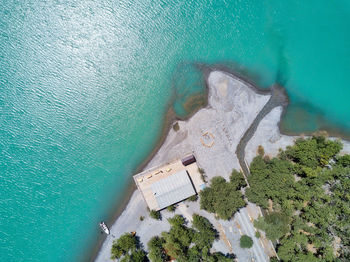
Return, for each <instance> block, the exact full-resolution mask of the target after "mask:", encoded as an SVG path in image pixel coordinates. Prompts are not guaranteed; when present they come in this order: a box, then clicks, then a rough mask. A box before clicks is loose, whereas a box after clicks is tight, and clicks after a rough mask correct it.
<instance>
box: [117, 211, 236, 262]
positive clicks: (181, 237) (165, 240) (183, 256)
mask: <svg viewBox="0 0 350 262" xmlns="http://www.w3.org/2000/svg"><path fill="white" fill-rule="evenodd" d="M192 219H193V220H192V227H189V226H188V225H187V221H186V219H185V218H184V217H182V216H180V215H175V216H174V217H172V218H169V219H168V221H169V223H170V225H171V228H170V230H169V231H168V232H162V234H161V236H155V237H153V238H151V239H150V241H149V242H148V244H147V246H148V251H149V253H148V257H147V253H146V252H145V251H144V250H143V249H142V246H141V244H140V242H139V239H138V237H137V236H135V235H133V234H131V233H126V234H124V235H122V236H121V237H120V238H119V239H117V240H114V242H113V246H112V250H111V254H112V255H111V258H112V259H120V261H123V262H131V261H134V262H144V261H148V259H149V260H150V261H152V262H166V261H170V260H171V259H176V261H179V262H185V261H186V262H187V261H188V262H197V261H203V262H229V261H230V262H231V261H232V260H233V259H234V257H235V256H234V255H233V254H226V255H224V254H222V253H220V252H215V253H211V252H210V249H211V248H212V245H213V243H214V241H215V239H217V238H218V233H217V231H216V230H215V229H214V227H213V225H212V224H211V223H210V222H209V220H208V219H206V218H204V217H202V216H199V215H197V214H194V215H193V217H192Z"/></svg>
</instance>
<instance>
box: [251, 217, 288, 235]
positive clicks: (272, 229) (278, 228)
mask: <svg viewBox="0 0 350 262" xmlns="http://www.w3.org/2000/svg"><path fill="white" fill-rule="evenodd" d="M254 226H255V227H257V228H258V229H261V230H263V231H265V233H266V237H267V238H268V239H271V240H276V239H279V238H280V237H282V236H283V235H285V234H286V233H287V232H288V231H289V217H288V216H286V215H285V214H282V213H279V212H273V213H270V214H267V215H265V216H264V217H259V218H258V220H256V221H255V222H254Z"/></svg>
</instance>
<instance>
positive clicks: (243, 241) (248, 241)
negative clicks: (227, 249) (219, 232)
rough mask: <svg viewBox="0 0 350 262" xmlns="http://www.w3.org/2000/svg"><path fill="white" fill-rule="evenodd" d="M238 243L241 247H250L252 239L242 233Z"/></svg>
mask: <svg viewBox="0 0 350 262" xmlns="http://www.w3.org/2000/svg"><path fill="white" fill-rule="evenodd" d="M239 245H240V247H241V248H251V247H252V246H253V239H252V238H251V237H249V236H247V235H243V236H241V239H240V240H239Z"/></svg>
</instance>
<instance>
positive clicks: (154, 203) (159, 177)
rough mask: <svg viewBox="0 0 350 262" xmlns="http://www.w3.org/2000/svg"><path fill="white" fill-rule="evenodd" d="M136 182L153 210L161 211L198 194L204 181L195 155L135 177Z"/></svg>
mask: <svg viewBox="0 0 350 262" xmlns="http://www.w3.org/2000/svg"><path fill="white" fill-rule="evenodd" d="M134 181H135V183H136V186H137V188H138V190H139V191H140V192H141V194H142V196H143V198H144V199H145V201H146V203H147V205H148V207H149V208H150V209H151V210H156V211H158V210H161V209H164V208H166V207H167V206H170V205H173V204H175V203H178V202H180V201H182V200H184V199H187V198H189V197H190V196H193V195H195V194H197V193H198V192H199V191H200V190H201V189H202V188H203V184H204V182H203V181H202V179H201V177H200V174H199V171H198V165H197V163H196V158H195V157H194V156H193V155H190V156H187V157H185V158H183V159H182V160H176V161H174V162H172V163H169V164H166V165H164V166H160V167H154V168H151V169H149V170H146V171H144V172H141V173H139V174H137V175H135V176H134Z"/></svg>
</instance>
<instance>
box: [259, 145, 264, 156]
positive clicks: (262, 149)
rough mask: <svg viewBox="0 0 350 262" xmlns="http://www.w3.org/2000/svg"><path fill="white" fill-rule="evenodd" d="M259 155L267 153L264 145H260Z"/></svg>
mask: <svg viewBox="0 0 350 262" xmlns="http://www.w3.org/2000/svg"><path fill="white" fill-rule="evenodd" d="M258 155H259V156H261V157H263V156H264V155H265V150H264V147H263V146H262V145H259V146H258Z"/></svg>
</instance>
